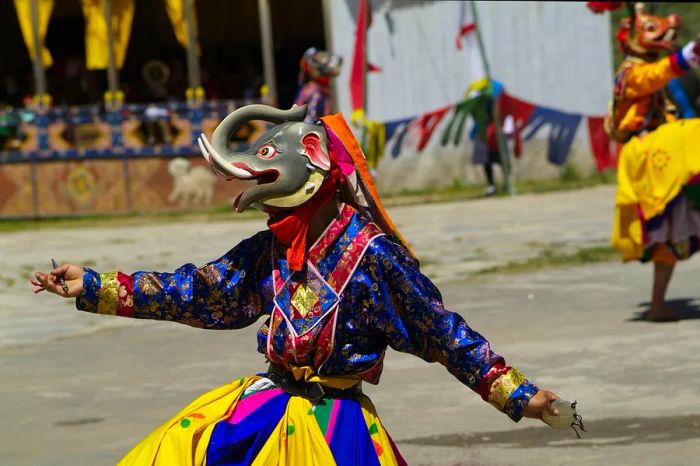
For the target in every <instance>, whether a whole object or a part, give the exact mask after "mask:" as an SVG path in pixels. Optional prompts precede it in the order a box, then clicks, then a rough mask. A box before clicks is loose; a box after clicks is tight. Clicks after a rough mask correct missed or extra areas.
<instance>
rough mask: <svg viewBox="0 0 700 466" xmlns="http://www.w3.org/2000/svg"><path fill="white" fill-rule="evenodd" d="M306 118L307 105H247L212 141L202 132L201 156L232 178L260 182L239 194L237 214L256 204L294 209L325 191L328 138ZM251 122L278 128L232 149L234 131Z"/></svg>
mask: <svg viewBox="0 0 700 466" xmlns="http://www.w3.org/2000/svg"><path fill="white" fill-rule="evenodd" d="M305 116H306V106H305V105H304V106H300V107H293V108H292V109H290V110H279V109H276V108H273V107H269V106H266V105H248V106H245V107H241V108H239V109H237V110H235V111H234V112H233V113H231V114H230V115H228V116H227V117H226V118H225V119H224V120H223V121H222V122H221V124H219V126H217V128H216V130H215V131H214V134H213V135H212V140H211V142H209V140H207V138H206V136H204V135H203V134H202V135H201V136H200V138H199V147H200V149H201V151H202V155H203V156H204V158H205V159H207V161H208V162H209V163H210V165H211V166H212V168H213V169H214V171H215V172H217V173H218V174H220V175H222V176H223V177H225V178H226V179H228V180H231V179H240V180H250V181H254V182H256V183H257V184H255V185H253V186H251V187H248V188H246V189H244V190H243V191H242V192H241V193H239V194H238V196H237V197H236V199H235V201H234V209H236V210H237V211H238V212H242V211H244V210H245V209H246V208H248V207H249V206H251V205H253V204H259V205H262V206H264V207H268V208H273V209H290V208H294V207H297V206H299V205H301V204H304V203H305V202H306V201H308V200H309V199H311V197H313V195H314V194H316V192H317V191H318V190H319V189H320V187H321V184H322V183H323V181H324V178H325V176H326V173H327V172H328V170H329V169H330V167H331V163H330V157H329V154H328V140H327V137H326V133H325V131H324V129H323V127H322V126H319V125H315V124H310V123H304V122H303V120H304V117H305ZM251 120H262V121H268V122H271V123H275V124H277V126H274V127H273V128H272V129H270V130H268V131H267V132H266V133H264V134H263V135H262V136H261V137H260V138H259V139H258V140H257V141H256V142H255V143H253V144H252V145H251V146H250V147H249V148H248V149H247V150H245V151H242V152H236V151H233V150H231V148H230V147H229V139H230V137H231V135H232V134H233V133H235V132H236V130H237V129H238V128H240V127H241V126H242V125H243V124H245V123H246V122H248V121H251Z"/></svg>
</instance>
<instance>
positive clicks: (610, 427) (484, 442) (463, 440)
mask: <svg viewBox="0 0 700 466" xmlns="http://www.w3.org/2000/svg"><path fill="white" fill-rule="evenodd" d="M584 424H585V425H586V430H587V432H583V433H581V436H582V438H581V439H580V440H579V439H577V438H576V434H575V433H574V432H573V431H557V430H553V429H551V428H549V427H546V426H545V427H528V428H526V429H518V430H507V431H500V432H475V433H470V434H447V435H436V436H431V437H422V438H413V439H404V440H399V441H397V443H399V444H401V443H406V444H413V445H426V446H436V447H461V448H464V447H476V446H498V447H504V448H538V447H567V448H570V447H591V446H607V445H621V446H624V445H634V444H639V443H658V442H679V441H682V440H689V439H697V438H698V436H700V414H693V415H689V416H668V417H654V418H648V417H638V418H610V419H600V420H595V421H590V422H585V419H584Z"/></svg>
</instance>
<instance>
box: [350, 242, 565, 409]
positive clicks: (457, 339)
mask: <svg viewBox="0 0 700 466" xmlns="http://www.w3.org/2000/svg"><path fill="white" fill-rule="evenodd" d="M363 260H366V261H369V264H366V266H367V267H368V269H369V270H370V271H371V273H372V274H373V275H374V278H375V280H376V283H377V284H378V287H377V289H376V291H375V294H374V297H373V298H374V299H373V301H374V302H373V304H374V305H375V306H376V307H375V312H374V320H375V322H374V325H375V326H376V327H377V328H378V329H379V330H380V331H382V333H384V335H385V336H386V339H387V343H388V344H389V345H390V346H391V347H392V348H394V349H395V350H397V351H402V352H406V353H411V354H414V355H416V356H418V357H420V358H422V359H424V360H426V361H428V362H439V363H440V364H442V365H444V366H445V367H446V368H447V370H448V371H449V372H450V373H452V375H454V376H455V377H456V378H457V379H459V380H460V381H461V382H462V383H464V384H465V385H467V386H468V387H469V388H471V389H472V390H474V391H476V392H477V393H478V394H479V395H481V397H482V398H483V399H484V400H486V401H488V402H489V403H491V404H492V405H493V406H495V407H496V408H498V409H499V410H501V411H503V412H504V413H506V414H507V415H508V416H510V418H511V419H513V420H514V421H518V420H520V419H521V418H522V417H523V416H526V417H533V418H541V416H542V413H543V411H547V412H549V413H550V414H551V415H554V416H556V415H558V412H557V410H556V408H555V407H554V406H553V405H552V404H551V402H552V401H554V400H556V399H558V397H557V395H555V394H554V393H552V392H550V391H548V390H540V389H539V388H538V387H537V386H535V385H534V384H532V383H531V382H530V381H528V380H527V378H525V376H524V375H523V374H522V373H520V372H519V371H518V370H517V369H515V368H512V367H510V366H508V365H506V363H505V360H504V359H503V357H501V356H499V355H498V354H496V353H494V352H493V351H491V346H490V344H489V342H488V340H486V338H484V337H483V336H481V335H480V334H479V333H477V332H476V331H474V330H472V329H471V328H470V327H469V325H468V324H467V322H466V321H465V320H464V319H463V318H462V317H461V316H460V315H459V314H456V313H454V312H450V311H448V310H446V309H445V308H444V307H443V303H442V297H441V295H440V292H439V291H438V289H437V288H436V287H435V285H433V283H432V282H431V281H430V280H429V279H428V278H427V277H425V276H424V275H423V274H422V273H421V272H420V270H419V269H418V264H417V262H416V261H415V260H414V259H413V258H412V257H411V256H410V255H409V254H408V252H407V251H406V249H405V248H404V247H403V246H401V245H399V244H398V243H396V242H394V241H393V240H391V239H389V238H388V237H382V238H378V239H377V240H375V241H374V242H373V243H372V245H371V246H370V249H369V250H368V253H367V254H366V255H365V258H364V259H363Z"/></svg>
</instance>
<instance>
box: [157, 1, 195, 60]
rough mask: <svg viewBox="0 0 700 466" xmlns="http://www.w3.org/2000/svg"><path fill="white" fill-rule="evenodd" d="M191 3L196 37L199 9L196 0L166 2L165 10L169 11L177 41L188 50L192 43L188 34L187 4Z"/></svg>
mask: <svg viewBox="0 0 700 466" xmlns="http://www.w3.org/2000/svg"><path fill="white" fill-rule="evenodd" d="M190 2H191V6H192V29H193V30H194V33H195V37H196V35H197V34H196V32H197V9H196V8H195V7H194V0H165V9H166V10H167V11H168V16H169V17H170V22H171V23H172V25H173V30H174V31H175V37H177V41H178V42H179V43H180V45H182V46H183V47H185V48H187V46H188V45H189V43H190V41H189V35H188V33H187V19H186V17H185V4H186V3H190ZM197 53H198V54H199V45H197Z"/></svg>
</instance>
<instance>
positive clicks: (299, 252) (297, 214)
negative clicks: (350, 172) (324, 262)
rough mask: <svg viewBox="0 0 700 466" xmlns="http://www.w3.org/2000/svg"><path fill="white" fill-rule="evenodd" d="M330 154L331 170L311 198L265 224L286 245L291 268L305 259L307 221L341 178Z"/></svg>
mask: <svg viewBox="0 0 700 466" xmlns="http://www.w3.org/2000/svg"><path fill="white" fill-rule="evenodd" d="M333 159H334V157H332V156H331V163H332V165H331V170H330V171H329V172H328V176H327V177H326V179H325V180H324V181H323V183H322V184H321V188H320V189H319V190H318V191H317V192H316V194H314V195H313V196H312V197H311V199H309V200H308V201H306V202H305V203H304V204H302V205H300V206H299V207H297V208H295V209H294V210H292V211H291V212H289V213H288V214H284V215H283V216H276V217H274V218H272V217H270V219H269V220H268V221H267V226H268V227H270V230H272V233H273V234H274V235H275V237H276V238H277V239H278V240H279V242H280V243H282V244H284V245H285V246H287V263H288V264H289V268H290V269H291V270H301V269H302V267H303V265H304V261H305V259H306V236H307V234H308V231H309V222H310V221H311V219H312V218H313V217H314V215H316V213H317V212H318V210H319V209H320V208H321V207H322V206H323V205H325V204H326V202H328V201H329V200H330V199H331V198H332V197H333V195H334V194H335V191H336V188H337V187H338V185H339V184H340V181H341V180H342V178H343V175H342V173H341V172H340V169H339V168H338V165H337V163H335V160H333Z"/></svg>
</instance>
